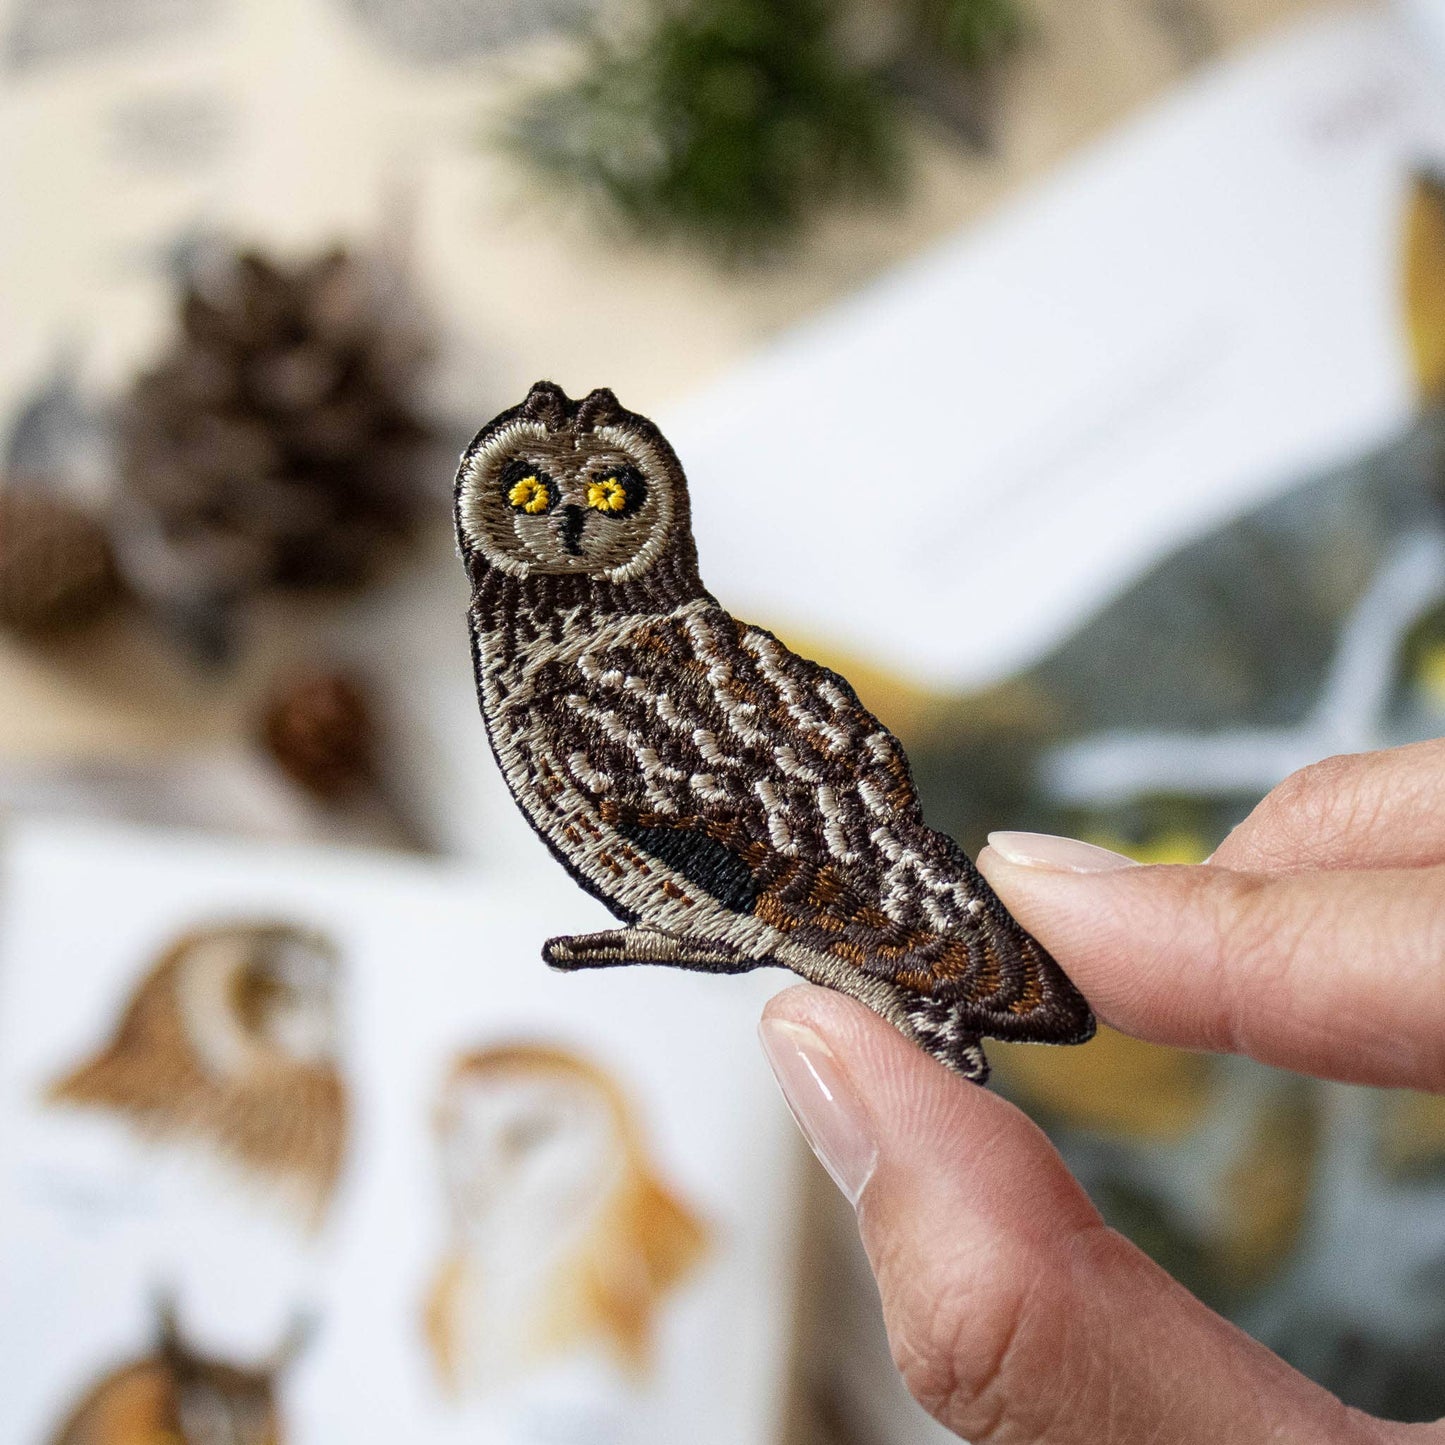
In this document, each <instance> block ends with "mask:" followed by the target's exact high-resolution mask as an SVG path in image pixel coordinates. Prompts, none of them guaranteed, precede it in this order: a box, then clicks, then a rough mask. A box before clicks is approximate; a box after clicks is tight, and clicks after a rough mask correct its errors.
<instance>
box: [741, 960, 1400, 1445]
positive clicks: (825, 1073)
mask: <svg viewBox="0 0 1445 1445" xmlns="http://www.w3.org/2000/svg"><path fill="white" fill-rule="evenodd" d="M761 1033H762V1040H763V1048H764V1051H765V1053H766V1054H767V1056H768V1060H769V1062H770V1063H771V1065H772V1067H773V1070H774V1073H775V1074H776V1075H777V1078H778V1083H779V1086H780V1087H781V1088H782V1091H783V1094H784V1097H785V1098H786V1099H787V1101H788V1104H789V1107H790V1108H791V1109H792V1111H793V1114H794V1116H795V1117H796V1118H797V1120H798V1123H799V1126H800V1127H801V1128H802V1130H803V1133H804V1135H805V1136H806V1137H807V1139H808V1142H809V1143H810V1144H811V1145H812V1147H813V1149H814V1151H815V1152H816V1153H817V1154H818V1156H819V1158H820V1159H821V1160H822V1162H823V1164H824V1166H825V1167H826V1168H827V1169H828V1171H829V1173H830V1174H831V1175H832V1176H833V1178H834V1180H835V1182H837V1184H838V1185H839V1187H840V1188H841V1189H842V1190H843V1192H844V1193H845V1194H846V1195H847V1196H848V1198H849V1199H850V1200H851V1201H852V1202H853V1203H854V1205H855V1206H856V1207H857V1209H858V1213H859V1223H860V1228H861V1232H862V1236H863V1243H864V1246H865V1248H866V1249H867V1251H868V1257H869V1260H870V1262H871V1263H872V1266H873V1271H874V1274H875V1276H876V1278H877V1281H878V1288H879V1292H880V1294H881V1296H882V1302H883V1312H884V1315H885V1317H886V1320H887V1324H888V1334H889V1339H890V1341H891V1342H892V1347H893V1356H894V1359H895V1361H896V1362H897V1364H898V1367H899V1369H900V1370H901V1371H902V1373H903V1376H904V1379H905V1381H906V1382H907V1384H908V1387H909V1389H910V1390H911V1391H912V1392H913V1394H914V1396H915V1397H916V1398H917V1399H918V1401H919V1403H920V1404H922V1405H923V1406H924V1408H925V1409H927V1410H928V1411H929V1413H930V1414H932V1415H933V1416H934V1417H935V1418H936V1419H938V1420H939V1421H941V1422H942V1423H943V1424H944V1425H946V1426H948V1427H949V1428H950V1429H952V1430H955V1431H957V1432H958V1433H959V1434H961V1435H963V1436H965V1437H966V1438H967V1439H969V1440H971V1441H973V1442H974V1445H991V1442H1004V1441H1029V1442H1031V1445H1056V1442H1058V1445H1061V1442H1064V1441H1070V1442H1074V1441H1078V1442H1094V1441H1103V1440H1107V1441H1110V1442H1112V1445H1131V1442H1135V1441H1137V1442H1140V1445H1143V1442H1145V1441H1158V1440H1162V1439H1168V1440H1170V1441H1172V1442H1175V1445H1192V1442H1195V1441H1197V1442H1200V1445H1204V1442H1209V1445H1216V1442H1218V1441H1220V1440H1229V1441H1231V1442H1237V1445H1245V1442H1250V1441H1256V1440H1259V1441H1264V1440H1270V1441H1280V1440H1299V1441H1302V1442H1303V1441H1309V1442H1311V1445H1320V1442H1325V1441H1330V1442H1334V1441H1351V1442H1354V1441H1361V1442H1364V1441H1371V1442H1379V1441H1382V1440H1385V1439H1390V1438H1394V1437H1393V1436H1392V1435H1390V1434H1387V1433H1385V1432H1387V1431H1389V1430H1390V1429H1391V1427H1388V1426H1384V1425H1382V1424H1380V1423H1378V1422H1375V1421H1372V1420H1370V1419H1368V1418H1367V1417H1365V1416H1362V1415H1359V1414H1357V1413H1355V1412H1353V1411H1349V1410H1346V1409H1345V1407H1344V1406H1343V1405H1342V1404H1341V1403H1340V1402H1339V1401H1338V1400H1336V1399H1335V1398H1334V1397H1333V1396H1331V1395H1329V1394H1327V1393H1326V1392H1325V1391H1323V1390H1321V1389H1320V1388H1319V1387H1318V1386H1316V1385H1313V1384H1311V1383H1310V1382H1309V1381H1308V1380H1306V1379H1304V1377H1303V1376H1301V1375H1299V1374H1297V1373H1296V1372H1295V1371H1293V1370H1292V1369H1290V1368H1289V1367H1288V1366H1287V1365H1285V1364H1284V1363H1283V1362H1282V1361H1281V1360H1279V1359H1278V1358H1276V1357H1275V1356H1274V1355H1272V1354H1270V1353H1269V1351H1267V1350H1266V1349H1264V1348H1263V1347H1262V1346H1261V1345H1259V1344H1257V1343H1255V1342H1254V1341H1253V1340H1251V1339H1249V1338H1248V1336H1246V1335H1244V1334H1243V1333H1242V1332H1240V1331H1239V1330H1237V1329H1235V1328H1234V1327H1233V1326H1232V1325H1230V1324H1227V1323H1226V1322H1225V1321H1224V1320H1222V1319H1220V1318H1219V1317H1218V1316H1217V1315H1214V1314H1212V1313H1211V1312H1210V1311H1209V1310H1207V1309H1206V1308H1205V1307H1204V1306H1203V1305H1202V1304H1200V1303H1199V1301H1198V1300H1196V1299H1194V1297H1193V1296H1192V1295H1190V1294H1189V1293H1188V1292H1187V1291H1185V1290H1184V1289H1183V1288H1182V1287H1181V1286H1180V1285H1178V1284H1176V1283H1175V1282H1174V1281H1173V1280H1171V1279H1170V1278H1169V1276H1168V1275H1166V1274H1165V1273H1164V1272H1163V1271H1162V1270H1160V1269H1158V1268H1157V1267H1156V1266H1155V1265H1154V1264H1153V1263H1151V1262H1150V1260H1149V1259H1147V1258H1146V1257H1145V1256H1144V1255H1143V1254H1141V1253H1140V1252H1139V1251H1138V1250H1137V1249H1135V1248H1134V1246H1133V1245H1131V1244H1129V1243H1128V1241H1126V1240H1125V1239H1124V1238H1123V1237H1122V1236H1120V1235H1118V1234H1116V1233H1115V1232H1114V1231H1112V1230H1110V1229H1107V1228H1106V1227H1105V1226H1104V1224H1103V1222H1102V1220H1101V1219H1100V1218H1099V1215H1098V1214H1097V1212H1096V1211H1095V1210H1094V1208H1093V1206H1092V1205H1091V1204H1090V1203H1089V1200H1088V1198H1087V1197H1086V1196H1085V1194H1084V1192H1083V1190H1082V1189H1081V1188H1080V1186H1079V1185H1078V1183H1077V1182H1076V1181H1075V1180H1074V1178H1073V1177H1072V1175H1070V1173H1069V1172H1068V1170H1067V1168H1065V1166H1064V1163H1063V1160H1062V1159H1060V1157H1059V1155H1058V1154H1057V1153H1056V1152H1055V1150H1054V1148H1053V1146H1052V1145H1051V1144H1050V1143H1049V1141H1048V1140H1047V1138H1045V1136H1044V1135H1043V1134H1042V1133H1041V1132H1040V1130H1039V1129H1038V1128H1037V1127H1036V1126H1035V1125H1034V1124H1033V1123H1032V1122H1030V1120H1028V1119H1027V1118H1026V1117H1025V1116H1024V1115H1023V1114H1022V1113H1020V1112H1019V1110H1017V1109H1016V1108H1014V1107H1013V1106H1012V1105H1011V1104H1009V1103H1007V1102H1006V1101H1005V1100H1003V1099H1001V1098H999V1097H998V1096H997V1095H995V1094H991V1093H989V1092H988V1091H987V1090H984V1089H981V1088H978V1087H977V1086H975V1085H972V1084H968V1083H966V1082H964V1081H963V1080H961V1079H958V1078H956V1077H955V1076H953V1075H952V1074H950V1073H949V1072H948V1071H947V1070H945V1069H944V1068H942V1067H941V1066H940V1065H938V1064H937V1063H935V1062H934V1061H933V1060H932V1059H930V1058H928V1057H927V1056H926V1055H924V1054H923V1053H922V1052H921V1051H920V1050H918V1049H917V1048H915V1047H914V1046H913V1045H912V1044H910V1043H908V1042H907V1041H906V1040H905V1039H904V1038H903V1037H902V1036H901V1035H899V1034H898V1033H897V1032H896V1031H895V1030H893V1029H891V1028H889V1027H888V1026H887V1025H886V1024H885V1023H883V1022H882V1021H881V1020H879V1019H878V1018H876V1017H875V1016H874V1015H873V1014H871V1013H870V1012H869V1011H868V1010H867V1009H864V1008H862V1007H861V1006H860V1005H858V1004H855V1003H853V1002H852V1001H851V1000H849V999H846V998H843V997H841V996H839V995H837V994H833V993H829V992H826V991H824V990H822V989H816V988H812V987H808V986H804V987H799V988H792V989H789V990H787V991H786V992H784V993H782V994H780V995H778V997H776V998H775V999H773V1000H772V1002H771V1003H770V1004H769V1005H768V1008H767V1011H766V1012H765V1014H764V1017H763V1023H762V1028H761Z"/></svg>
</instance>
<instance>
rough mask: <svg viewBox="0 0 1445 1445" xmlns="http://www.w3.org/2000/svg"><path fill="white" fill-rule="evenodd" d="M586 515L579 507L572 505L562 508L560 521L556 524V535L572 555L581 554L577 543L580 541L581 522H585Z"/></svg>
mask: <svg viewBox="0 0 1445 1445" xmlns="http://www.w3.org/2000/svg"><path fill="white" fill-rule="evenodd" d="M586 520H587V515H586V513H585V512H583V510H582V508H581V507H578V506H575V505H572V506H566V507H563V508H562V513H561V521H560V522H559V523H558V524H557V535H558V536H559V537H561V539H562V545H563V547H565V548H566V549H567V551H568V552H570V553H571V554H572V556H574V557H580V556H581V555H582V548H581V546H580V545H579V544H580V543H581V541H582V524H583V523H584V522H586Z"/></svg>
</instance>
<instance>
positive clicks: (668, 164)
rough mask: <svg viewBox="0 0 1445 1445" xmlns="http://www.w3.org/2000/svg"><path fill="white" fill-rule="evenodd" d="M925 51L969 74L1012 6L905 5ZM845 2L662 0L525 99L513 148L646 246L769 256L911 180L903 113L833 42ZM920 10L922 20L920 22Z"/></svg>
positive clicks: (991, 50) (996, 2)
mask: <svg viewBox="0 0 1445 1445" xmlns="http://www.w3.org/2000/svg"><path fill="white" fill-rule="evenodd" d="M905 3H906V5H907V6H908V7H910V8H909V9H908V11H907V13H908V15H909V17H910V24H911V26H912V28H913V29H915V30H916V29H918V28H919V27H921V31H922V39H921V40H920V42H919V43H920V46H922V47H924V48H927V49H931V50H942V51H943V52H944V53H945V54H947V55H948V56H949V57H951V58H953V59H955V60H958V61H963V62H966V63H969V64H975V63H982V61H983V60H984V59H986V58H987V57H990V56H992V55H994V54H996V53H997V51H998V50H999V48H1000V47H1001V46H1003V45H1006V44H1007V43H1008V39H1009V36H1010V34H1011V30H1010V22H1009V19H1008V17H1010V16H1012V15H1013V13H1014V11H1013V7H1014V4H1015V0H905ZM840 9H841V0H652V3H651V5H650V8H649V9H648V10H647V12H646V14H645V18H644V19H643V21H642V23H641V24H640V25H639V26H637V27H636V28H633V29H631V30H626V31H621V32H618V31H611V32H603V31H599V32H595V33H593V34H592V35H591V36H590V37H589V38H588V40H587V45H586V50H585V53H584V56H583V60H582V65H581V68H580V70H579V72H578V73H577V74H576V76H575V77H574V78H573V79H571V80H568V81H564V82H561V83H558V84H554V85H552V86H549V87H547V88H545V89H542V90H540V91H538V92H535V93H533V94H531V95H530V96H528V97H527V98H526V100H525V101H524V102H523V103H522V105H521V107H520V108H519V109H518V111H517V112H516V113H515V114H514V115H513V116H512V117H511V120H510V122H509V124H508V126H507V128H506V131H505V133H504V142H505V143H506V144H507V145H508V147H509V148H510V149H512V150H513V151H514V152H515V153H516V154H518V155H520V156H521V157H522V158H523V159H524V160H525V161H526V162H527V163H528V164H530V165H531V166H532V167H533V168H534V169H535V170H536V171H537V172H538V173H540V174H541V175H542V176H543V177H546V178H549V179H551V180H553V181H555V182H556V183H558V184H559V185H561V186H562V187H564V188H565V189H567V190H571V191H578V190H580V191H582V192H584V193H586V194H589V195H591V196H593V197H594V198H595V199H598V200H600V201H602V202H604V203H605V206H606V208H607V209H609V210H610V211H612V212H613V213H614V214H616V215H618V216H620V217H621V219H622V220H623V221H624V222H625V223H626V224H627V226H628V228H629V229H630V230H632V231H634V232H636V233H637V234H639V235H641V236H642V237H644V238H645V239H648V240H674V239H675V240H683V241H687V242H691V243H698V244H701V245H702V246H703V247H705V248H707V249H710V250H713V251H715V252H718V253H720V254H722V255H724V256H726V257H733V258H736V257H743V256H750V255H757V254H758V253H762V252H767V251H769V250H772V249H775V248H776V247H777V246H778V245H780V244H781V243H783V242H785V241H787V240H788V239H790V238H791V237H792V236H793V235H795V234H796V233H797V232H798V231H799V230H800V229H801V228H802V227H803V225H804V224H805V223H806V222H807V221H808V220H809V219H811V218H812V216H813V215H815V214H816V213H817V212H818V211H819V210H820V209H821V208H823V207H824V206H826V205H828V204H829V203H832V202H836V201H838V200H840V199H848V200H856V199H864V198H876V197H879V196H882V195H887V194H889V193H890V192H891V191H892V190H894V189H896V187H897V186H898V184H899V183H900V182H901V179H902V173H903V152H902V146H901V143H900V130H901V126H900V117H899V103H898V98H897V96H896V93H895V92H894V90H893V89H892V87H891V86H890V85H889V84H888V83H887V82H886V81H885V80H883V79H882V77H881V75H880V74H879V73H877V72H875V71H874V70H872V69H870V68H869V67H868V66H866V65H865V64H863V63H862V62H861V61H859V60H857V59H855V58H853V57H851V56H850V55H849V53H848V51H847V49H846V47H845V46H844V45H842V44H841V43H840V41H839V38H838V36H837V34H836V29H837V26H836V21H837V19H838V16H839V11H840ZM915 12H916V13H915Z"/></svg>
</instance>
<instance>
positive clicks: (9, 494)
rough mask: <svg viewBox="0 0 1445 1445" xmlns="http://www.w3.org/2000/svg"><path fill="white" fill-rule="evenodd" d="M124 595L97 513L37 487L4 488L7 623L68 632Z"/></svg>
mask: <svg viewBox="0 0 1445 1445" xmlns="http://www.w3.org/2000/svg"><path fill="white" fill-rule="evenodd" d="M118 600H119V587H118V584H117V581H116V572H115V564H114V559H113V558H112V556H111V550H110V542H109V540H108V539H107V537H106V533H105V529H104V528H103V527H102V526H101V524H100V523H99V522H97V521H96V520H95V518H93V517H91V516H89V515H87V513H85V512H83V511H81V510H80V509H79V508H78V507H75V506H73V505H72V504H71V503H69V502H67V501H64V500H62V499H61V498H59V497H55V496H52V495H50V494H49V493H48V492H43V491H40V490H37V489H35V488H32V487H25V488H15V487H12V488H9V489H7V490H5V491H0V627H4V628H6V629H8V630H10V631H13V632H17V633H21V634H23V635H26V636H31V637H35V636H41V635H44V634H54V633H60V632H69V631H73V630H74V629H76V628H79V627H82V626H84V625H85V624H86V623H89V622H93V621H95V620H97V619H98V618H99V617H100V616H101V615H102V614H103V613H105V612H107V611H108V610H109V609H110V608H111V607H112V606H114V604H115V603H116V602H117V601H118Z"/></svg>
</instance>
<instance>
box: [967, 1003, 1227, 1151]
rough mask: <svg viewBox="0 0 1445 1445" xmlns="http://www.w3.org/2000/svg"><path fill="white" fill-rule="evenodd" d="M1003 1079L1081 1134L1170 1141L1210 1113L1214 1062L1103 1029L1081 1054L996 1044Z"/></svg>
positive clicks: (993, 1055)
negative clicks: (1093, 1132) (1093, 1131)
mask: <svg viewBox="0 0 1445 1445" xmlns="http://www.w3.org/2000/svg"><path fill="white" fill-rule="evenodd" d="M989 1055H990V1057H991V1058H992V1059H993V1060H994V1064H995V1066H996V1070H997V1073H998V1075H999V1077H1000V1079H1001V1080H1003V1081H1004V1082H1005V1083H1006V1085H1007V1086H1008V1087H1009V1088H1010V1089H1011V1090H1014V1091H1017V1092H1018V1093H1019V1094H1021V1095H1022V1096H1023V1097H1024V1098H1025V1099H1026V1100H1027V1101H1028V1102H1029V1103H1030V1104H1031V1105H1034V1106H1036V1107H1038V1108H1040V1109H1043V1110H1047V1112H1048V1113H1049V1114H1050V1116H1052V1118H1054V1119H1056V1120H1058V1121H1060V1122H1061V1123H1065V1124H1070V1125H1073V1126H1074V1127H1076V1128H1082V1129H1096V1130H1098V1131H1099V1132H1101V1133H1105V1134H1116V1135H1123V1136H1127V1137H1130V1138H1134V1139H1151V1140H1157V1141H1163V1142H1168V1141H1172V1140H1177V1139H1182V1138H1183V1137H1184V1136H1185V1135H1187V1134H1188V1133H1189V1132H1190V1131H1191V1130H1192V1129H1194V1128H1195V1127H1196V1126H1197V1125H1198V1124H1199V1122H1200V1121H1201V1119H1202V1118H1203V1116H1204V1113H1205V1110H1206V1109H1207V1108H1208V1106H1209V1101H1210V1096H1211V1093H1212V1086H1213V1081H1214V1067H1213V1060H1212V1059H1210V1058H1209V1057H1208V1056H1207V1055H1205V1054H1190V1053H1185V1052H1184V1051H1183V1050H1182V1049H1166V1048H1163V1047H1162V1046H1160V1045H1159V1044H1148V1043H1145V1042H1144V1041H1143V1040H1142V1039H1134V1038H1130V1037H1129V1036H1128V1035H1127V1034H1121V1033H1116V1032H1115V1031H1114V1030H1113V1029H1110V1028H1105V1027H1103V1026H1101V1027H1100V1029H1099V1032H1098V1034H1097V1035H1096V1036H1095V1038H1094V1039H1093V1041H1092V1042H1091V1043H1089V1044H1087V1045H1085V1047H1083V1048H1081V1049H1040V1048H1034V1047H1031V1046H1030V1045H1028V1044H999V1043H991V1044H990V1045H989Z"/></svg>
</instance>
